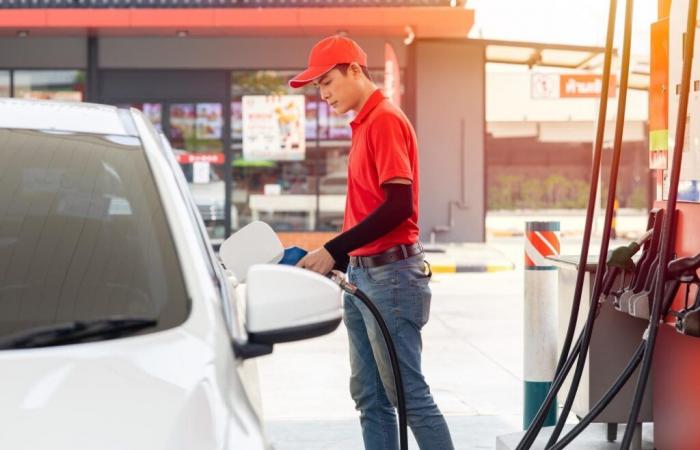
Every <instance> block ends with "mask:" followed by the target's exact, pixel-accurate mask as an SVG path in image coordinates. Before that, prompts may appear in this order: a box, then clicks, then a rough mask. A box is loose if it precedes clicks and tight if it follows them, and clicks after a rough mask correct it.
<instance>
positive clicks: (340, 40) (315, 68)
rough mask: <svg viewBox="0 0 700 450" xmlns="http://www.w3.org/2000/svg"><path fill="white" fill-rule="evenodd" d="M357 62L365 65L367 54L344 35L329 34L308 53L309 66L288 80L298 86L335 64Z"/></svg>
mask: <svg viewBox="0 0 700 450" xmlns="http://www.w3.org/2000/svg"><path fill="white" fill-rule="evenodd" d="M354 62H355V63H357V64H359V65H361V66H364V67H367V54H366V53H365V52H364V51H363V50H362V49H361V48H360V46H359V45H357V42H355V41H353V40H352V39H349V38H346V37H344V36H339V35H335V36H331V37H327V38H325V39H323V40H321V41H319V42H318V43H317V44H316V45H314V48H312V49H311V53H309V68H308V69H306V70H305V71H303V72H302V73H300V74H299V75H297V76H295V77H294V78H292V79H291V80H290V81H289V85H290V86H291V87H293V88H300V87H302V86H304V85H305V84H307V83H310V82H312V81H314V80H315V79H316V78H318V77H321V76H323V75H324V74H326V73H328V72H329V71H330V70H331V69H332V68H333V67H335V66H336V65H337V64H350V63H354Z"/></svg>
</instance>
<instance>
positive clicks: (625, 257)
mask: <svg viewBox="0 0 700 450" xmlns="http://www.w3.org/2000/svg"><path fill="white" fill-rule="evenodd" d="M652 234H653V230H649V231H647V232H646V233H644V234H643V235H642V236H641V237H640V238H639V239H637V240H636V241H632V242H630V243H629V244H628V245H623V246H621V247H618V248H616V249H615V250H613V251H612V252H610V255H609V256H608V262H607V265H608V267H617V268H619V269H622V270H625V271H628V272H629V271H632V270H634V267H635V266H634V261H632V257H633V256H634V255H635V254H636V253H637V252H638V251H639V250H640V249H641V248H642V245H644V243H645V242H646V241H648V240H649V239H650V238H651V235H652Z"/></svg>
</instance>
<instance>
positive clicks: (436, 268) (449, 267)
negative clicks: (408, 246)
mask: <svg viewBox="0 0 700 450" xmlns="http://www.w3.org/2000/svg"><path fill="white" fill-rule="evenodd" d="M430 268H431V269H432V271H433V273H456V272H457V265H456V264H431V265H430Z"/></svg>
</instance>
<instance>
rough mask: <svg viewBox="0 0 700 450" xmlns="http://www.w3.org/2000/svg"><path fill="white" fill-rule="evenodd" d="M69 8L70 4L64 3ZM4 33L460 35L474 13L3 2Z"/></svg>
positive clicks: (444, 3) (446, 5)
mask: <svg viewBox="0 0 700 450" xmlns="http://www.w3.org/2000/svg"><path fill="white" fill-rule="evenodd" d="M67 6H68V7H67ZM0 11H2V13H1V14H0V36H2V35H5V36H14V35H16V34H17V33H19V32H20V31H22V32H24V33H28V34H31V35H37V34H40V35H44V36H45V35H74V36H75V35H77V36H84V35H88V34H89V35H97V36H173V35H175V34H176V33H179V32H183V31H185V32H187V35H188V36H195V37H196V36H272V37H274V36H318V35H324V34H332V33H337V32H339V31H342V32H347V33H349V34H351V35H355V36H358V35H363V36H396V37H407V35H412V37H414V38H418V39H420V38H463V39H466V37H467V33H469V30H470V29H471V27H472V25H473V24H474V10H471V9H466V8H463V7H452V6H451V4H450V1H449V0H99V1H97V0H76V1H72V0H0Z"/></svg>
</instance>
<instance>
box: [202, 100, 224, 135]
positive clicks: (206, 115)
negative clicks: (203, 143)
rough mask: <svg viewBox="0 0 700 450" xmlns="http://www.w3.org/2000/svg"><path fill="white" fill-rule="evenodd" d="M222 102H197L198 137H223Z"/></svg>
mask: <svg viewBox="0 0 700 450" xmlns="http://www.w3.org/2000/svg"><path fill="white" fill-rule="evenodd" d="M222 125H223V120H222V110H221V103H197V138H198V139H221V127H222Z"/></svg>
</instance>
